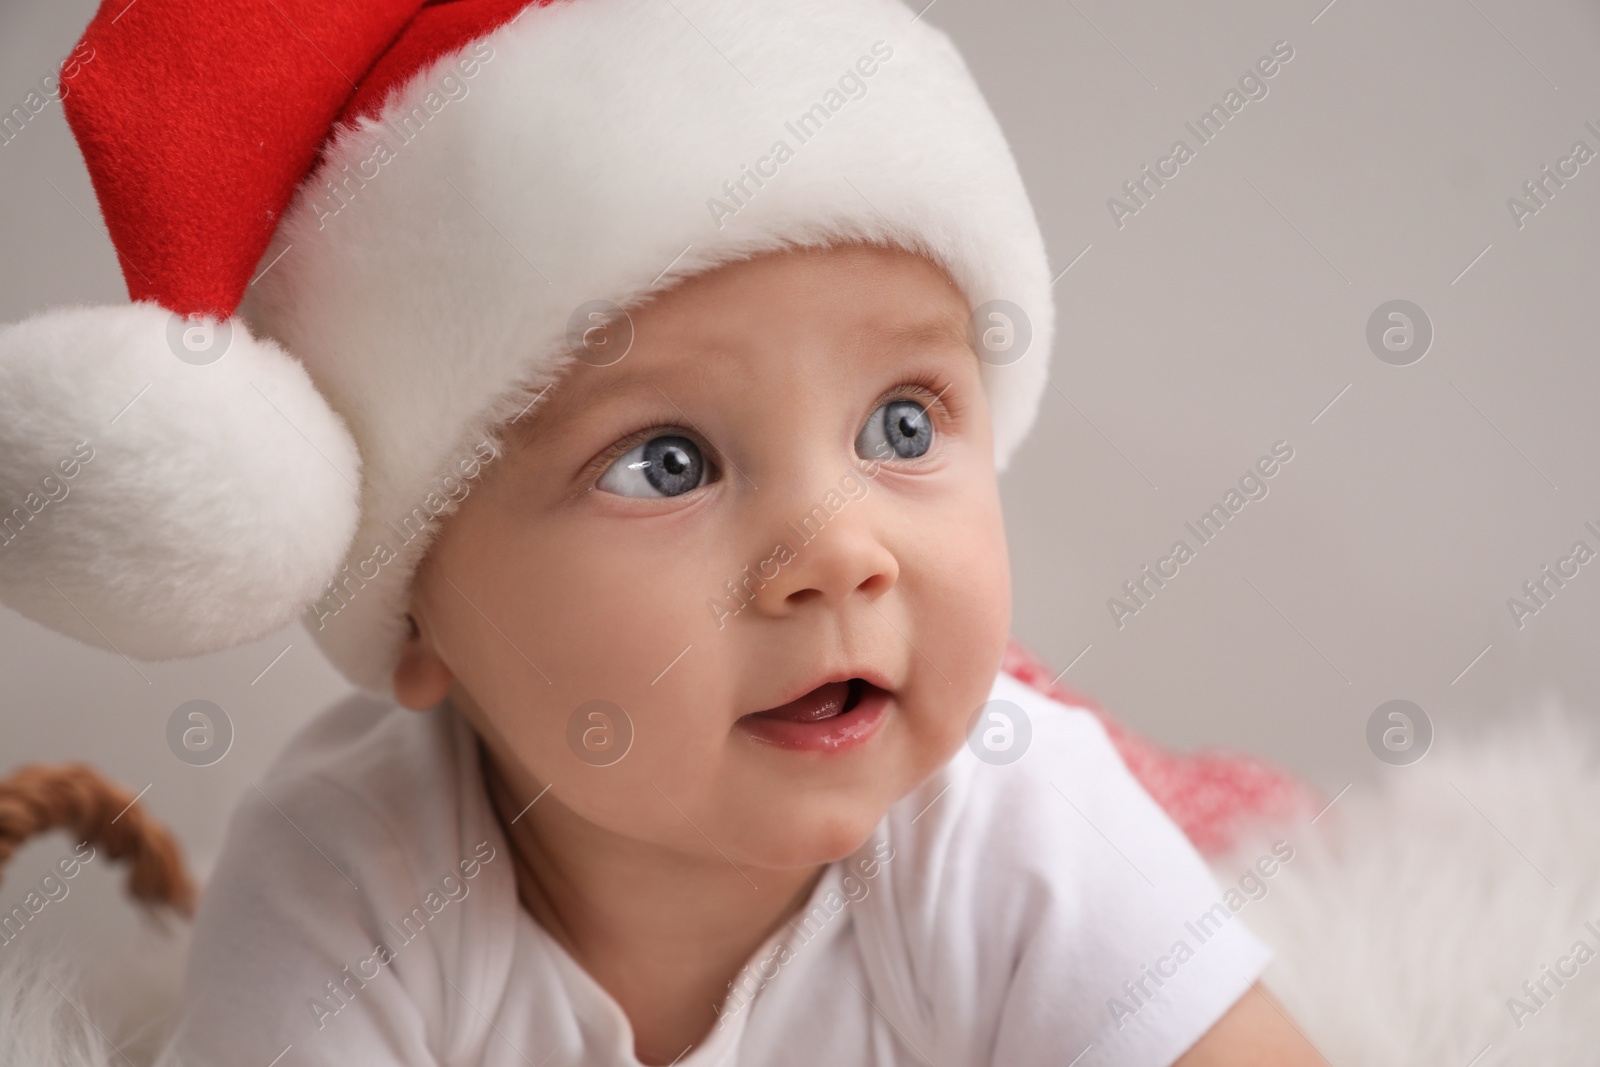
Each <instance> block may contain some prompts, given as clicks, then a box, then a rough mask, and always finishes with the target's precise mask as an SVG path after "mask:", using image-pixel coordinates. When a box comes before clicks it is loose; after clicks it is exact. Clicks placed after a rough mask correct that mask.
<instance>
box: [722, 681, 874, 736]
mask: <svg viewBox="0 0 1600 1067" xmlns="http://www.w3.org/2000/svg"><path fill="white" fill-rule="evenodd" d="M892 699H893V694H891V693H890V692H889V691H888V690H885V689H880V688H878V687H877V686H875V685H873V684H872V683H871V682H869V681H867V680H866V679H865V678H851V679H849V680H848V681H843V682H828V683H826V684H824V685H819V686H817V687H816V688H815V689H813V690H811V692H809V693H807V694H805V695H804V696H802V697H799V698H798V699H796V700H791V701H790V702H789V703H787V704H784V705H783V706H781V707H776V708H768V709H767V710H766V711H757V712H752V713H750V714H749V715H745V716H743V717H741V718H740V719H739V721H738V723H737V724H736V726H737V727H738V728H739V729H740V730H742V731H743V732H744V733H745V734H746V735H747V736H748V737H750V738H751V739H752V740H756V741H764V742H766V743H768V744H773V745H777V746H779V747H782V748H790V749H802V750H807V751H812V752H830V751H839V750H841V749H847V748H852V747H854V746H855V745H858V744H861V743H863V742H865V741H866V740H867V739H868V738H869V737H871V736H872V735H873V734H874V733H876V732H877V729H878V727H879V726H880V725H881V724H882V723H883V721H884V719H885V718H886V716H887V712H888V709H889V704H890V701H891V700H892Z"/></svg>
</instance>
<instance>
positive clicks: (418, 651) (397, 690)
mask: <svg viewBox="0 0 1600 1067" xmlns="http://www.w3.org/2000/svg"><path fill="white" fill-rule="evenodd" d="M406 622H407V623H409V624H410V626H411V632H410V633H409V634H407V635H406V639H405V642H404V643H403V644H402V645H401V646H400V661H399V662H398V663H397V664H395V668H394V697H395V699H396V700H398V701H399V702H400V703H401V705H403V706H404V707H408V708H410V709H411V710H412V711H426V710H427V709H429V708H431V707H433V706H434V705H436V704H438V703H439V701H441V700H443V699H444V698H445V694H446V693H448V692H449V691H450V683H451V682H452V681H454V680H455V675H453V674H451V673H450V668H449V667H448V666H447V665H446V664H445V662H444V660H442V659H440V658H439V653H438V652H437V651H436V650H435V649H434V647H433V643H432V642H431V641H428V640H427V639H425V638H424V637H423V635H422V631H421V629H420V628H419V627H418V626H417V620H416V619H415V618H413V617H412V616H410V615H407V616H406Z"/></svg>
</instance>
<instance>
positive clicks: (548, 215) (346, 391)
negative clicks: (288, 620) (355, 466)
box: [241, 0, 1054, 693]
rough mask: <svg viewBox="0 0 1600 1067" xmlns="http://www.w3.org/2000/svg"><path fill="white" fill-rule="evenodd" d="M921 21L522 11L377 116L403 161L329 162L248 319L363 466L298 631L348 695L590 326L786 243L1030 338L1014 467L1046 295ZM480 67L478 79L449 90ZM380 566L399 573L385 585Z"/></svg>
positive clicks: (996, 172)
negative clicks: (399, 120)
mask: <svg viewBox="0 0 1600 1067" xmlns="http://www.w3.org/2000/svg"><path fill="white" fill-rule="evenodd" d="M913 14H914V13H913V12H912V10H911V9H910V8H908V7H906V6H905V5H903V4H902V3H900V2H898V0H825V2H817V3H808V4H794V3H791V2H789V0H681V2H679V3H676V4H661V3H659V2H656V0H574V2H570V3H556V4H551V5H549V6H547V7H532V8H529V9H527V10H526V11H524V12H523V14H522V15H521V16H520V17H519V19H518V20H517V21H516V22H514V23H512V24H509V25H507V26H505V27H502V28H501V29H500V30H498V31H496V32H495V33H493V34H491V35H490V36H488V37H487V38H485V39H484V40H483V41H480V42H478V43H477V44H476V45H474V46H471V47H469V48H468V49H467V50H466V51H464V52H463V53H461V54H460V56H458V57H452V58H449V59H444V60H441V61H439V62H438V63H436V64H435V65H434V67H433V68H432V69H431V70H428V71H424V72H422V73H421V74H419V75H418V76H417V78H416V79H414V80H413V81H412V82H411V83H410V84H409V85H408V86H407V87H405V88H404V89H403V90H402V91H401V92H399V93H398V94H397V95H395V96H393V97H391V98H390V100H389V101H388V103H387V105H386V109H385V112H384V118H386V119H387V120H389V123H390V126H392V125H394V123H395V119H396V117H397V116H401V115H405V114H413V115H414V116H415V118H414V120H413V129H414V130H415V131H417V132H416V133H415V135H414V137H413V138H412V139H409V140H407V139H405V138H404V137H403V136H401V135H399V134H397V133H395V132H393V131H392V130H391V128H390V127H389V126H385V125H383V124H381V123H379V122H375V121H367V122H364V123H362V124H361V125H360V127H359V128H356V129H352V130H347V131H345V132H344V133H343V134H342V135H341V136H340V137H339V138H338V139H337V141H336V143H334V144H333V145H331V146H330V148H329V149H328V151H327V153H326V156H325V162H324V164H323V167H322V169H321V170H320V171H319V172H317V173H316V174H314V175H312V177H311V178H310V179H308V181H307V182H306V184H305V185H304V187H303V188H302V190H301V192H300V195H299V196H298V197H297V199H296V200H295V202H294V203H293V204H292V205H291V207H290V209H289V210H288V211H287V212H286V213H285V215H284V219H283V221H282V223H281V224H280V226H279V229H278V233H277V235H276V237H275V239H274V243H273V246H272V248H270V249H269V250H268V251H267V253H266V256H265V257H263V262H265V261H266V260H267V259H270V258H274V257H276V256H277V255H278V254H279V253H280V252H283V251H284V250H285V249H288V251H287V253H286V254H285V255H284V256H283V259H282V260H281V262H278V263H277V265H276V266H275V267H274V268H273V270H272V271H271V272H270V273H268V274H267V275H266V276H265V277H264V278H263V279H262V280H261V282H260V283H259V284H257V285H256V286H255V287H254V288H253V289H252V290H251V292H250V294H249V296H248V297H247V299H246V303H245V305H244V307H242V308H241V314H242V315H244V316H245V317H246V318H247V320H248V321H249V322H250V323H251V324H252V325H253V326H255V327H256V328H257V329H258V330H260V331H261V332H263V333H265V334H266V335H270V336H273V337H277V338H279V339H281V340H282V341H283V342H284V343H285V344H286V346H287V347H288V348H289V349H290V350H291V351H293V352H294V353H295V354H296V355H297V356H299V357H300V358H301V359H303V360H304V361H305V362H306V365H307V367H308V368H309V370H310V371H311V374H312V377H313V378H314V379H315V380H316V382H317V384H318V386H319V387H320V388H321V389H322V390H323V392H324V394H325V395H327V396H328V398H329V400H330V402H331V403H332V404H333V406H334V408H335V409H336V410H338V411H339V412H341V413H342V414H343V415H344V416H345V418H346V419H347V420H348V422H349V423H350V425H351V428H352V431H353V432H354V434H355V436H356V439H357V441H358V442H359V444H360V446H361V450H362V454H363V455H364V456H365V457H366V460H367V464H368V478H367V481H366V483H365V486H364V488H365V497H364V499H363V506H362V521H361V527H360V529H359V531H358V532H357V535H356V538H355V542H354V545H353V547H352V550H351V553H350V556H349V558H348V560H347V562H348V564H349V565H350V572H349V573H350V574H351V575H353V576H354V577H348V578H346V579H345V580H344V583H343V585H342V587H341V590H340V591H338V592H339V595H338V596H336V597H335V598H334V599H332V600H329V601H327V605H328V606H329V607H330V608H331V607H333V606H337V609H338V610H337V612H336V613H335V612H332V611H331V610H324V611H319V612H317V613H316V614H315V615H314V616H311V617H308V620H307V621H308V625H309V627H310V628H311V630H312V632H313V634H314V635H315V636H316V638H317V639H318V641H319V642H320V643H321V645H322V647H323V649H324V650H325V651H326V652H327V653H328V655H329V656H330V657H331V658H332V659H333V661H334V663H336V664H337V665H338V666H339V667H340V668H341V669H342V670H343V671H344V673H345V674H346V675H347V676H348V677H350V678H351V680H353V681H355V682H356V683H357V684H359V685H362V686H364V687H366V688H369V689H373V690H376V691H378V692H383V693H388V692H391V678H390V676H391V673H392V669H393V663H394V656H395V652H396V651H397V646H398V642H399V640H400V639H401V637H402V635H403V634H404V625H403V619H402V614H403V612H404V610H405V596H406V590H407V586H408V584H409V580H410V577H411V573H412V570H413V568H414V566H415V564H416V562H417V561H418V560H419V559H420V557H421V554H422V552H423V550H424V549H425V547H426V544H427V540H428V538H427V536H418V537H415V538H412V539H409V540H406V539H402V538H399V537H397V530H398V524H399V522H400V520H401V518H402V517H403V516H405V515H407V514H410V513H413V509H415V508H417V507H418V506H419V505H421V504H423V502H424V500H425V499H426V498H427V497H428V495H429V494H430V493H436V492H437V491H438V489H439V487H440V486H441V484H442V483H443V479H444V478H445V476H446V475H447V474H450V473H452V472H453V471H456V470H458V469H459V468H458V464H459V463H460V462H461V461H462V460H466V459H470V457H471V456H472V454H473V449H474V446H475V445H476V444H477V442H478V441H480V440H482V439H484V438H485V437H486V436H487V435H488V433H489V432H490V430H491V429H492V428H493V427H495V426H496V425H498V424H499V423H500V422H502V421H503V420H505V419H506V418H508V417H509V416H511V415H514V414H515V413H516V412H517V411H518V409H519V408H521V407H522V406H523V404H524V403H525V402H526V401H525V400H524V399H522V397H521V396H519V395H517V389H518V387H522V388H524V389H528V388H535V389H536V388H538V387H541V386H542V385H543V384H545V383H547V382H549V381H551V380H553V378H554V377H555V375H556V374H557V373H559V371H560V370H561V368H562V365H563V364H564V362H566V361H569V360H570V356H568V355H567V354H566V353H565V351H564V350H565V348H566V342H565V334H566V329H567V321H568V318H569V316H571V314H572V313H573V312H574V311H575V310H576V309H577V308H578V307H579V306H580V305H582V304H584V303H586V302H588V301H591V300H595V299H608V300H612V301H614V302H616V303H618V304H622V305H624V306H630V305H632V304H637V303H638V302H640V301H641V300H642V299H643V298H644V297H646V296H648V295H650V294H652V293H655V292H658V291H660V290H662V289H665V288H668V287H670V286H672V285H673V284H675V283H677V282H678V281H680V280H681V279H683V278H685V277H687V276H689V275H692V274H695V273H699V272H702V271H705V270H707V269H709V268H712V267H715V266H718V265H720V264H723V263H727V262H730V261H733V260H737V259H742V258H747V257H749V256H751V255H753V254H757V253H760V252H764V251H771V250H776V249H780V248H783V247H785V246H789V245H796V244H828V243H834V242H837V241H841V240H850V239H864V240H874V241H880V242H888V243H893V244H898V245H900V246H903V247H906V248H908V249H911V250H913V251H920V252H923V253H925V254H926V255H928V256H929V257H930V258H931V259H933V260H934V261H935V262H936V263H938V264H940V265H942V266H943V267H944V268H945V269H946V270H947V271H948V272H949V273H950V275H951V277H952V278H953V279H954V281H955V282H956V283H957V284H958V285H959V286H960V287H961V289H962V291H963V292H964V293H965V295H966V296H967V299H968V300H969V302H970V304H971V305H973V306H976V305H978V304H980V303H983V302H985V301H988V300H991V299H1004V300H1008V301H1011V302H1013V303H1015V304H1017V305H1019V306H1021V307H1022V308H1023V309H1025V312H1026V314H1027V315H1028V316H1029V318H1030V319H1031V324H1032V331H1033V341H1032V345H1031V347H1030V349H1029V350H1028V352H1027V354H1026V355H1024V356H1023V357H1022V358H1021V359H1020V360H1017V361H1016V362H1013V363H1010V364H1009V365H1006V366H996V365H987V364H986V365H985V366H984V367H983V368H982V371H983V380H984V384H985V387H986V391H987V394H988V397H989V402H990V407H991V410H992V413H993V420H994V425H995V453H996V462H997V466H998V467H999V468H1001V469H1003V468H1004V466H1005V464H1006V462H1007V461H1008V459H1009V457H1010V455H1011V453H1012V451H1013V450H1014V449H1015V447H1016V446H1017V444H1018V443H1019V442H1020V441H1021V439H1022V437H1023V436H1024V435H1025V434H1026V432H1027V430H1028V428H1029V426H1030V425H1031V423H1032V421H1033V418H1034V415H1035V413H1036V410H1037V408H1038V404H1039V398H1040V394H1041V392H1042V390H1043V387H1044V382H1045V376H1046V373H1047V370H1048V362H1049V355H1050V347H1051V340H1052V337H1053V332H1054V308H1053V305H1052V303H1051V296H1050V273H1049V269H1048V264H1047V260H1046V256H1045V251H1044V245H1043V240H1042V238H1041V235H1040V233H1039V229H1038V225H1037V223H1036V222H1035V219H1034V216H1033V211H1032V208H1031V206H1030V204H1029V202H1028V197H1027V194H1026V192H1025V191H1024V189H1023V186H1022V181H1021V178H1020V176H1019V174H1018V172H1017V168H1016V165H1015V163H1014V161H1013V159H1012V156H1011V152H1010V149H1009V148H1008V146H1007V144H1006V141H1005V138H1004V136H1003V135H1002V133H1001V131H1000V128H999V126H998V124H997V123H996V122H995V119H994V116H993V115H992V114H991V113H990V111H989V108H988V106H987V105H986V103H985V102H984V100H983V97H982V95H981V93H980V92H979V90H978V88H977V86H976V85H975V84H974V83H973V81H972V78H971V76H970V74H969V73H968V71H967V69H966V66H965V64H964V63H963V61H962V59H961V57H960V55H959V54H958V53H957V51H956V49H955V47H954V46H953V45H952V44H951V42H950V41H949V39H948V38H947V37H946V36H945V35H944V33H942V32H941V31H939V30H937V29H935V28H933V27H932V26H930V25H929V23H928V22H927V21H926V20H916V21H913ZM880 41H881V42H883V43H882V44H881V45H879V48H878V53H877V55H876V56H874V53H873V47H874V44H875V43H876V42H880ZM474 49H476V50H477V51H476V52H474ZM886 52H887V53H891V54H890V57H889V58H888V59H887V60H885V59H883V55H884V54H885V53H886ZM486 53H487V54H486ZM719 53H720V54H719ZM468 55H473V56H474V57H481V58H480V61H479V62H478V63H477V64H476V66H475V67H474V68H473V71H472V73H471V76H470V77H469V76H467V74H466V73H464V72H463V70H462V69H461V68H459V67H456V66H455V64H456V63H457V61H458V59H460V58H464V57H466V56H468ZM862 57H868V59H869V60H870V61H872V64H873V65H874V67H875V69H874V73H873V74H872V75H871V76H869V77H864V76H862V75H861V74H860V73H859V71H856V73H855V77H857V78H858V79H859V80H860V82H861V83H862V84H863V85H864V86H865V90H866V91H865V94H864V95H858V96H857V97H856V98H850V97H849V96H847V95H846V94H845V93H843V92H841V91H839V90H840V83H841V77H842V76H843V75H844V74H845V73H846V72H850V71H852V70H855V68H856V64H857V62H858V60H861V59H862ZM863 65H864V66H865V65H867V64H863ZM447 79H448V80H447ZM747 79H748V80H747ZM850 88H851V89H853V86H850ZM830 89H831V90H834V91H835V92H836V93H838V95H837V96H836V97H832V98H830V97H829V96H828V92H829V90H830ZM430 93H432V94H433V95H432V96H431V97H430V96H429V94H430ZM835 102H840V103H841V104H842V106H838V107H837V108H836V109H835V110H829V108H830V106H831V105H832V104H833V103H835ZM819 103H821V104H822V105H823V107H824V111H825V113H826V114H827V116H828V117H827V118H826V120H825V121H821V122H819V123H818V125H820V129H815V130H814V131H813V132H812V134H811V136H809V137H808V138H807V139H806V140H805V142H804V143H801V142H800V140H799V139H798V138H797V137H796V136H795V134H794V132H793V131H791V130H790V129H789V128H788V127H787V126H786V123H793V122H795V121H797V120H798V119H799V117H800V116H801V115H802V114H803V113H805V112H806V111H807V110H808V109H810V108H811V107H812V106H813V105H816V104H819ZM778 140H784V141H786V142H787V143H788V145H789V147H790V149H791V150H792V153H793V155H792V158H791V159H789V160H788V161H787V162H785V163H783V164H782V165H781V166H780V167H778V168H777V173H776V175H775V176H772V177H769V178H768V179H767V180H766V181H765V184H764V185H763V186H761V187H760V188H759V189H756V190H755V191H754V192H753V193H752V195H751V196H750V197H749V198H748V199H747V200H745V202H744V204H743V206H741V207H740V208H739V210H738V211H737V213H736V214H734V215H733V217H731V218H723V219H721V220H720V221H721V222H722V225H721V226H719V225H718V220H717V219H715V218H714V217H713V213H712V211H711V210H710V209H709V208H708V200H710V199H711V198H712V197H725V196H726V194H725V193H724V190H723V183H724V182H726V181H730V180H733V179H737V178H739V177H740V176H741V174H742V168H743V167H744V166H745V165H754V164H756V163H757V162H758V161H759V160H760V159H761V157H763V156H765V155H767V153H768V152H769V150H771V149H772V147H773V145H774V143H775V142H776V141H778ZM384 143H387V144H388V145H389V146H390V149H391V151H392V155H385V153H384V152H383V151H382V150H380V144H384ZM767 167H768V170H769V171H770V170H771V169H772V164H771V163H769V164H768V165H767ZM351 175H354V177H351ZM332 182H340V183H344V184H343V188H344V193H343V195H342V196H341V197H338V198H336V197H335V196H334V195H333V194H332V193H331V192H330V189H331V187H332V186H331V184H330V183H332ZM291 246H292V247H291ZM669 265H670V270H669V269H668V268H669ZM448 510H449V507H448V506H447V507H446V509H445V511H444V512H443V513H446V514H447V513H448ZM380 545H383V546H385V548H386V550H389V551H394V552H395V554H396V558H395V559H394V561H392V562H387V563H378V562H375V561H374V552H375V551H376V550H377V549H378V546H380ZM363 568H364V569H363ZM358 571H359V572H360V573H359V574H357V572H358ZM368 575H370V577H367V576H368ZM330 592H333V591H330Z"/></svg>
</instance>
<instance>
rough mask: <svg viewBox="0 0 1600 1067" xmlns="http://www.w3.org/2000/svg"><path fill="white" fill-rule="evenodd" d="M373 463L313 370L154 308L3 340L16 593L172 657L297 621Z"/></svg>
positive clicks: (0, 545) (251, 341)
mask: <svg viewBox="0 0 1600 1067" xmlns="http://www.w3.org/2000/svg"><path fill="white" fill-rule="evenodd" d="M360 471H361V468H360V456H359V453H358V452H357V450H356V446H355V442H354V440H353V439H352V438H351V436H350V433H349V431H348V430H347V429H346V427H345V425H344V423H343V422H341V421H340V419H339V417H338V416H337V415H336V414H334V412H333V410H332V409H331V408H330V407H329V406H328V404H327V402H326V401H325V400H324V399H323V397H322V396H321V394H320V393H318V392H317V389H316V387H315V386H314V385H313V384H312V382H311V379H310V377H309V376H308V375H307V373H306V371H305V368H304V367H302V366H301V364H300V363H299V362H298V361H297V360H295V359H294V358H292V357H291V356H290V355H289V354H288V353H286V352H285V351H284V350H283V349H282V348H280V347H279V346H278V345H276V344H275V343H273V342H271V341H265V340H257V339H255V338H252V337H251V336H250V334H249V332H248V330H246V328H245V327H244V325H243V324H242V323H240V322H238V321H237V320H227V321H224V322H220V323H218V322H215V321H211V320H195V321H190V320H185V319H182V318H180V317H178V316H175V315H173V314H172V313H171V312H169V311H167V310H165V309H164V308H161V307H160V306H158V305H156V304H150V303H138V304H130V305H125V306H122V307H87V308H63V309H58V310H55V311H49V312H46V313H43V314H40V315H36V316H34V317H32V318H29V319H27V320H25V321H24V322H21V323H19V324H17V325H15V326H8V327H4V328H0V601H3V602H4V603H5V604H7V605H8V606H10V607H12V608H14V609H16V610H17V611H19V612H21V613H22V614H23V615H26V616H27V617H29V618H31V619H33V620H35V621H37V622H40V623H42V624H44V625H45V626H48V627H50V628H51V629H53V630H58V631H60V632H61V633H64V634H68V635H70V636H72V637H75V638H78V639H79V640H82V641H84V642H86V643H89V644H92V645H97V646H99V647H102V648H112V649H115V650H117V651H119V652H121V653H123V654H125V655H129V656H134V657H137V658H141V659H169V658H174V657H179V656H192V655H198V654H200V653H204V652H211V651H215V650H218V649H222V648H229V647H231V646H234V645H238V644H242V643H244V642H246V641H250V640H254V639H255V638H257V637H260V636H263V635H264V634H267V633H270V632H272V631H273V630H275V629H278V628H279V627H282V626H284V625H286V624H288V623H289V622H291V621H292V620H293V619H294V618H295V617H296V616H297V615H298V614H299V612H300V611H301V610H302V609H303V608H304V607H305V605H306V604H307V603H309V602H310V601H312V600H313V599H315V597H316V595H317V594H318V592H319V591H320V590H321V588H322V587H323V585H324V583H325V582H326V581H327V580H328V579H329V578H330V577H331V576H332V575H333V574H334V573H335V572H336V571H337V570H338V568H339V565H340V563H341V562H342V560H343V558H344V554H345V551H346V549H347V548H348V546H349V543H350V539H351V537H352V536H353V534H354V532H355V528H356V521H357V518H358V516H359V512H360V490H359V486H360Z"/></svg>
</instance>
